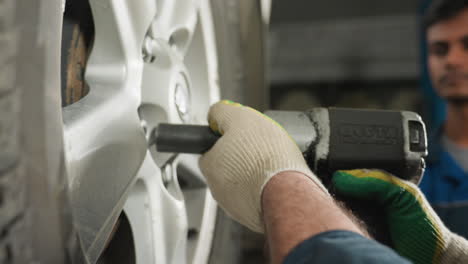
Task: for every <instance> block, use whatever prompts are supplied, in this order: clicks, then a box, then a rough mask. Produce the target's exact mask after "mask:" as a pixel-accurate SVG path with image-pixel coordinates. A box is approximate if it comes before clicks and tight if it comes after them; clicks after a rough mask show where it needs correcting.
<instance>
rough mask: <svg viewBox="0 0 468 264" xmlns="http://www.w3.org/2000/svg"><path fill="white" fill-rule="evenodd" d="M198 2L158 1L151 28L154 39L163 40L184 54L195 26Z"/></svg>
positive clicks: (181, 0)
mask: <svg viewBox="0 0 468 264" xmlns="http://www.w3.org/2000/svg"><path fill="white" fill-rule="evenodd" d="M198 2H199V1H191V0H189V1H187V0H172V1H162V0H159V1H158V12H157V15H156V19H155V20H154V22H153V23H152V26H151V31H150V32H151V34H152V36H153V37H154V38H160V39H164V40H166V41H168V42H169V44H170V45H171V46H173V47H175V48H176V49H177V50H178V51H179V53H180V54H182V55H183V54H185V52H186V50H187V47H188V46H189V45H190V41H191V39H192V35H193V32H194V29H195V26H196V24H197V20H198V16H197V10H198V5H199V3H198Z"/></svg>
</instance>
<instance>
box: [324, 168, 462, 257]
mask: <svg viewBox="0 0 468 264" xmlns="http://www.w3.org/2000/svg"><path fill="white" fill-rule="evenodd" d="M332 181H333V184H334V186H335V188H336V191H337V192H338V193H340V194H342V195H345V196H347V197H350V198H357V199H363V200H368V201H374V202H377V203H378V204H379V205H381V206H382V208H383V209H384V210H385V213H386V218H387V223H388V228H389V231H390V235H391V239H392V242H393V245H394V249H395V250H396V251H397V252H398V253H399V254H400V255H402V256H404V257H406V258H408V259H409V260H411V261H412V262H414V263H421V264H422V263H467V261H468V242H467V241H466V240H465V239H464V238H462V237H460V236H458V235H456V234H454V233H452V232H450V231H449V230H448V229H447V228H446V227H445V225H444V224H443V223H442V221H441V220H440V219H439V217H438V216H437V214H436V213H435V212H434V210H433V209H432V208H431V206H430V205H429V203H428V202H427V200H426V198H425V197H424V195H423V194H422V192H421V191H420V190H419V188H418V187H417V186H416V185H414V184H413V183H410V182H407V181H404V180H401V179H399V178H397V177H395V176H393V175H391V174H389V173H387V172H383V171H379V170H350V171H338V172H336V173H335V174H334V175H333V179H332Z"/></svg>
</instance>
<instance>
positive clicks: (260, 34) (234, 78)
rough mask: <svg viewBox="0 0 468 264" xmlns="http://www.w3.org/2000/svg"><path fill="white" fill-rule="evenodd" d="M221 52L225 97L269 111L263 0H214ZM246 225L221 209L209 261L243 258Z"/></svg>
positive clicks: (232, 263)
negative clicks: (243, 233) (242, 224)
mask: <svg viewBox="0 0 468 264" xmlns="http://www.w3.org/2000/svg"><path fill="white" fill-rule="evenodd" d="M211 5H212V9H213V16H214V20H215V32H216V34H217V35H218V37H217V46H218V49H219V53H220V54H223V56H220V57H219V61H218V63H219V68H220V69H219V71H220V83H221V85H220V86H221V87H222V90H221V93H222V94H221V96H222V98H224V99H229V100H233V101H236V102H241V103H243V104H245V105H249V106H251V107H254V108H256V109H258V110H261V111H263V110H266V108H267V105H268V100H269V98H268V91H267V86H266V83H265V72H264V69H265V66H264V64H265V53H264V52H265V43H264V39H265V38H264V36H265V35H264V34H265V32H264V30H265V25H264V24H263V21H262V16H261V7H260V1H252V0H226V1H218V0H212V1H211ZM242 232H243V227H242V226H240V225H239V224H238V223H236V222H235V221H234V220H232V219H231V218H229V217H228V216H227V215H226V214H225V213H224V212H223V211H222V210H221V209H218V214H217V219H216V229H215V236H214V239H213V243H212V245H213V247H212V251H211V256H210V261H209V263H212V264H216V263H225V264H236V263H240V261H241V254H242V248H241V244H242Z"/></svg>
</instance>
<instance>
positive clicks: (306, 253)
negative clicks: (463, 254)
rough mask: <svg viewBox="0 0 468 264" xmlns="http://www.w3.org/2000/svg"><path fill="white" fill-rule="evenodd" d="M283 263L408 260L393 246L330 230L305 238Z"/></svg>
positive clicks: (394, 263) (356, 263)
mask: <svg viewBox="0 0 468 264" xmlns="http://www.w3.org/2000/svg"><path fill="white" fill-rule="evenodd" d="M283 263H284V264H309V263H317V264H323V263H347V264H366V263H381V264H386V263H392V264H399V263H405V264H409V263H410V262H409V261H408V260H406V259H404V258H403V257H401V256H399V255H398V254H397V253H395V252H394V251H393V250H392V249H390V248H388V247H386V246H384V245H381V244H379V243H377V242H375V241H374V240H370V239H368V238H365V237H363V236H361V235H359V234H357V233H354V232H350V231H330V232H324V233H321V234H318V235H316V236H313V237H311V238H309V239H308V240H305V241H304V242H302V243H301V244H300V245H298V246H297V247H296V248H294V249H293V250H292V251H291V252H290V253H289V255H288V256H287V257H286V258H285V260H284V262H283Z"/></svg>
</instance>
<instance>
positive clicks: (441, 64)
mask: <svg viewBox="0 0 468 264" xmlns="http://www.w3.org/2000/svg"><path fill="white" fill-rule="evenodd" d="M427 39H428V44H429V71H430V74H431V79H432V83H433V85H434V87H435V89H436V91H437V93H438V94H439V95H440V96H441V97H442V98H445V99H447V100H448V101H449V102H450V101H453V102H457V101H467V102H468V8H467V9H465V10H464V11H462V12H461V13H460V14H458V15H457V16H455V17H453V18H451V19H449V20H446V21H441V22H438V23H436V24H434V25H432V26H431V27H429V29H428V30H427Z"/></svg>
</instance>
